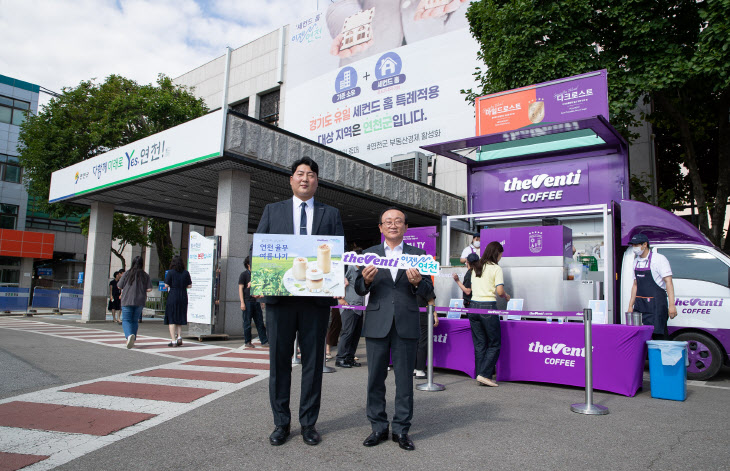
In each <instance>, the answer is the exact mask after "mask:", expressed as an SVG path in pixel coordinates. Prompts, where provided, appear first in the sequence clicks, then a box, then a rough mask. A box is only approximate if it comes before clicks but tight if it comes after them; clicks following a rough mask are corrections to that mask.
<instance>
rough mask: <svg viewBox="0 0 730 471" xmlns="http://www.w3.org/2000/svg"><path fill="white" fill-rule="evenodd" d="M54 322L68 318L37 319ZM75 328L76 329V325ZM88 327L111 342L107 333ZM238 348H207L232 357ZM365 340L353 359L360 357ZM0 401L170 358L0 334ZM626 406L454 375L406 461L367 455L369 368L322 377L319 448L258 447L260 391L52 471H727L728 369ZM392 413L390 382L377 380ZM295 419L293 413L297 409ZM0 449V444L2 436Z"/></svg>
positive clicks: (263, 402)
mask: <svg viewBox="0 0 730 471" xmlns="http://www.w3.org/2000/svg"><path fill="white" fill-rule="evenodd" d="M35 319H36V320H44V321H47V322H50V323H55V324H71V323H74V321H73V320H71V319H62V318H59V317H54V318H50V319H48V318H42V317H38V316H37V317H36V318H35ZM74 325H78V324H75V323H74ZM86 326H89V327H94V328H100V329H106V330H114V331H119V332H121V326H117V325H114V324H111V323H109V324H92V325H88V324H87V325H86ZM140 333H141V334H144V335H159V336H163V335H164V333H165V326H162V325H161V323H159V322H155V321H145V323H143V324H142V326H141V329H140ZM241 343H242V341H241V340H240V339H238V340H230V341H226V342H211V344H215V345H217V346H218V345H225V346H231V347H237V346H239V345H240V344H241ZM364 353H365V352H364V342H362V343H361V347H360V349H359V351H358V354H359V356H360V357H361V358H363V359H364V357H365V354H364ZM0 360H1V361H2V362H3V368H2V369H1V370H0V394H1V398H2V399H4V400H5V401H7V400H9V399H10V398H12V397H13V396H15V395H18V394H20V393H24V392H29V391H35V390H41V389H44V388H47V387H49V386H55V385H61V384H68V383H74V382H78V381H86V380H90V379H95V378H103V377H106V376H110V375H113V374H116V373H120V372H124V371H131V370H138V369H141V368H145V367H152V366H156V365H164V364H166V363H170V359H169V358H164V357H161V356H157V355H153V354H146V353H143V352H141V351H134V350H132V351H126V350H123V349H119V348H112V347H106V346H102V345H95V344H88V343H85V342H80V341H77V340H67V339H58V338H51V337H48V336H43V335H40V334H36V333H31V332H17V331H13V332H9V331H8V330H5V329H0ZM645 376H646V378H645V383H644V388H643V390H641V391H640V392H639V393H638V394H637V396H636V397H633V398H629V397H624V396H620V395H616V394H611V393H602V392H599V391H597V392H596V393H595V402H596V403H598V404H601V405H604V406H607V407H608V408H609V410H610V414H609V415H606V416H585V415H580V414H576V413H573V412H571V411H570V405H571V403H578V402H583V400H584V395H583V390H582V389H579V388H574V387H563V386H555V385H547V384H538V383H506V382H503V383H501V384H500V387H499V388H486V387H481V386H479V385H477V383H476V382H475V381H474V380H472V379H471V378H469V377H468V376H466V375H465V374H462V373H458V372H449V371H447V370H437V375H436V377H435V381H436V382H439V383H442V384H444V385H445V386H446V390H445V391H443V392H422V391H416V392H415V405H414V411H415V412H414V419H413V427H412V428H411V437H412V438H413V440H414V442H415V444H416V450H415V451H414V452H406V451H403V450H400V449H399V448H398V446H397V445H396V444H395V443H393V442H390V441H389V442H385V443H382V444H380V445H379V446H377V447H374V448H365V447H363V446H362V441H363V440H364V439H365V437H366V436H367V435H368V434H369V432H370V426H369V424H368V421H367V419H366V417H365V385H366V380H367V368H366V367H365V365H363V367H362V368H353V369H339V368H338V371H337V372H335V373H332V374H326V375H325V376H324V391H323V398H322V409H321V413H320V418H319V422H318V424H317V428H318V430H319V431H320V433H321V434H322V437H323V441H322V443H321V444H320V445H319V446H316V447H310V446H307V445H305V444H304V443H303V442H302V440H301V437H300V436H299V426H298V424H297V423H296V421H294V422H293V423H292V437H291V439H290V440H289V441H288V442H287V443H286V444H285V445H283V446H281V447H277V448H274V447H272V446H271V445H269V443H268V438H267V437H268V435H269V433H271V431H272V430H273V424H272V417H271V412H270V409H269V399H268V384H267V381H259V382H256V383H254V384H251V385H250V386H247V387H245V388H242V389H240V390H237V391H235V392H233V393H230V394H227V395H225V396H223V397H220V398H218V399H216V400H214V401H210V402H208V403H205V404H203V405H201V406H200V407H197V408H194V409H193V410H191V411H189V412H186V413H184V414H182V415H179V416H177V417H175V418H172V419H170V420H168V421H166V422H164V423H162V424H160V425H157V426H154V427H151V428H148V429H146V430H143V431H141V432H139V433H137V434H134V435H131V436H129V437H126V438H123V439H121V440H118V441H115V442H113V443H111V444H109V445H107V446H104V447H102V448H99V449H96V450H95V451H92V452H90V453H88V454H86V455H84V456H82V457H80V458H77V459H74V460H73V461H69V462H68V463H66V464H64V465H62V466H60V467H59V468H58V469H68V470H100V469H157V470H165V469H210V470H229V469H231V470H234V469H236V470H237V469H256V468H261V469H322V468H324V467H327V468H330V469H375V468H386V467H387V468H394V469H425V468H430V469H439V468H445V469H474V468H500V469H581V470H586V469H588V470H590V469H615V470H622V469H627V470H628V469H631V470H634V469H661V470H669V469H682V470H685V469H687V468H694V469H698V470H705V469H728V468H729V467H730V448H729V447H728V443H730V425H729V424H730V420H728V419H730V373H729V371H728V369H727V368H725V369H723V371H722V373H721V374H720V375H719V377H718V378H716V379H715V380H713V381H710V382H708V383H706V384H702V385H694V384H690V385H689V386H688V397H687V400H686V401H684V402H675V401H666V400H659V399H653V398H651V395H650V392H649V384H648V375H645ZM299 381H300V369H299V368H294V370H293V388H292V404H291V406H292V410H293V411H296V409H297V407H298V397H299ZM387 387H388V403H389V415H392V411H393V408H392V401H393V396H394V389H395V388H394V382H393V377H392V375H391V376H390V377H389V378H388V383H387ZM293 415H294V417H296V412H294V414H293ZM0 451H2V435H0Z"/></svg>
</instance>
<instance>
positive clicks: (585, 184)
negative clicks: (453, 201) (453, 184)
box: [469, 155, 628, 213]
mask: <svg viewBox="0 0 730 471" xmlns="http://www.w3.org/2000/svg"><path fill="white" fill-rule="evenodd" d="M623 159H624V158H623V157H622V156H620V155H608V156H603V157H602V158H600V159H594V158H590V157H586V158H577V159H571V160H563V161H539V162H534V163H530V164H524V163H506V164H502V165H499V166H488V167H483V168H478V169H475V171H474V173H472V174H471V175H469V191H470V192H471V193H473V194H475V195H476V198H475V199H474V203H473V205H474V207H473V212H475V213H478V212H487V211H504V210H508V209H535V208H552V207H559V206H579V205H585V204H602V203H609V202H611V201H621V200H622V199H623V198H624V197H625V195H628V186H627V178H628V176H627V172H626V166H625V165H624V160H623Z"/></svg>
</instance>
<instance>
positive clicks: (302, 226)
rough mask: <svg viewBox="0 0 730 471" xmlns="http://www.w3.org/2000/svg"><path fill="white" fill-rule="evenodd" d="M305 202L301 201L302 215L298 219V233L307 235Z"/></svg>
mask: <svg viewBox="0 0 730 471" xmlns="http://www.w3.org/2000/svg"><path fill="white" fill-rule="evenodd" d="M306 207H307V203H302V216H301V218H300V219H299V234H300V235H307V210H306Z"/></svg>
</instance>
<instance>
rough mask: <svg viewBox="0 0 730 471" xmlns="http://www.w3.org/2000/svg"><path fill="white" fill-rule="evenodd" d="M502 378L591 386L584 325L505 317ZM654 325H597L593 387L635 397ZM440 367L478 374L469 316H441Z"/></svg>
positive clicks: (436, 351)
mask: <svg viewBox="0 0 730 471" xmlns="http://www.w3.org/2000/svg"><path fill="white" fill-rule="evenodd" d="M501 327H502V349H501V351H500V354H499V361H498V362H497V381H537V382H542V383H556V384H566V385H570V386H580V387H585V356H584V355H585V351H584V350H583V348H584V346H585V340H584V327H583V324H578V323H565V324H558V323H557V322H552V323H547V322H536V321H502V322H501ZM651 333H652V327H651V326H638V327H637V326H626V325H613V324H611V325H601V324H598V325H594V326H593V387H594V388H595V389H600V390H604V391H611V392H615V393H618V394H623V395H624V396H633V395H635V394H636V391H638V390H639V388H640V387H641V385H642V381H643V373H644V359H645V357H646V341H647V340H649V339H651ZM433 358H434V366H435V367H437V368H448V369H452V370H458V371H463V372H465V373H466V374H468V375H469V376H471V377H472V378H474V377H475V372H474V344H473V343H472V338H471V328H470V327H469V321H468V320H466V319H439V325H438V327H436V328H434V343H433Z"/></svg>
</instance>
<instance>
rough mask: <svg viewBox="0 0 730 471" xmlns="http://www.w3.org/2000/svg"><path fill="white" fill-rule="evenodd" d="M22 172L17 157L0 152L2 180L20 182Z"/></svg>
mask: <svg viewBox="0 0 730 471" xmlns="http://www.w3.org/2000/svg"><path fill="white" fill-rule="evenodd" d="M22 174H23V171H22V168H21V167H20V164H19V161H18V158H17V157H15V156H12V155H6V154H0V178H2V180H3V181H4V182H10V183H20V180H21V178H22Z"/></svg>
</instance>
